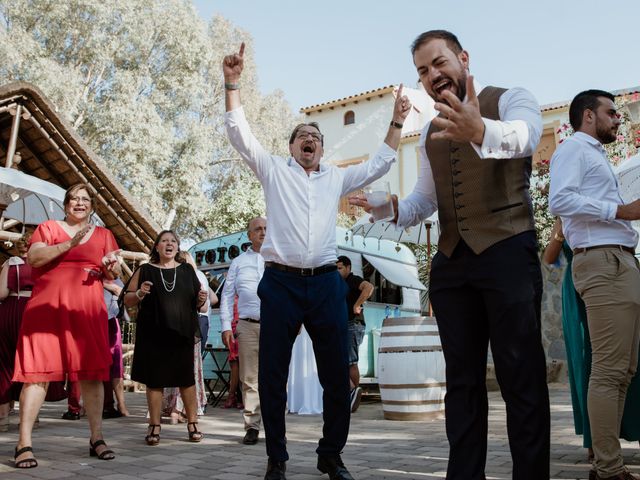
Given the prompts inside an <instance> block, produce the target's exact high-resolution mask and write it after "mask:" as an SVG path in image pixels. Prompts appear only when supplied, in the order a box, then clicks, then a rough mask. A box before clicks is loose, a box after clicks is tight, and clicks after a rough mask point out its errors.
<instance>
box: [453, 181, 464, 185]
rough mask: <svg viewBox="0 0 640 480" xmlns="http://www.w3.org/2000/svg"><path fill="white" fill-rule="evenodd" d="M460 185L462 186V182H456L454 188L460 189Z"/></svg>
mask: <svg viewBox="0 0 640 480" xmlns="http://www.w3.org/2000/svg"><path fill="white" fill-rule="evenodd" d="M460 185H462V182H459V181H457V180H456V181H455V182H453V186H454V187H459V186H460Z"/></svg>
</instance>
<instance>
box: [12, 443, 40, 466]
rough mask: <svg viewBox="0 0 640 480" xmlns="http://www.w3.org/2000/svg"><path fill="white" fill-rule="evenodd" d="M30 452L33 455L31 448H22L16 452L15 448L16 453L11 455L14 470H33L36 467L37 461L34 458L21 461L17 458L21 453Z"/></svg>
mask: <svg viewBox="0 0 640 480" xmlns="http://www.w3.org/2000/svg"><path fill="white" fill-rule="evenodd" d="M27 452H31V453H33V448H31V447H22V448H21V449H20V450H18V447H16V453H15V454H14V455H13V459H14V461H15V463H14V467H16V468H34V467H37V466H38V461H37V460H36V459H35V457H29V458H23V459H22V460H18V457H19V456H20V455H22V454H23V453H27Z"/></svg>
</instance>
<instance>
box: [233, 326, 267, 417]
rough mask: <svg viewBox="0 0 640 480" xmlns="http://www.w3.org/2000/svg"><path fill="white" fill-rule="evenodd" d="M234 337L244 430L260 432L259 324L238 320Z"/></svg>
mask: <svg viewBox="0 0 640 480" xmlns="http://www.w3.org/2000/svg"><path fill="white" fill-rule="evenodd" d="M236 335H237V340H238V356H239V360H240V381H241V382H242V402H243V403H244V412H243V416H244V429H245V430H249V429H250V428H253V429H255V430H260V423H261V421H262V417H261V415H260V397H259V396H258V345H259V343H260V324H259V323H253V322H247V321H246V320H238V325H237V326H236Z"/></svg>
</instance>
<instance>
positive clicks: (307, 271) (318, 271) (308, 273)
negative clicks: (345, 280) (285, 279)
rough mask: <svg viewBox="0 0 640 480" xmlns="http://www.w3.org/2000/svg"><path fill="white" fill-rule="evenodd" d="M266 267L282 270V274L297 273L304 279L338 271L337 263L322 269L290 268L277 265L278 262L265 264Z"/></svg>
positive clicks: (323, 266) (321, 267)
mask: <svg viewBox="0 0 640 480" xmlns="http://www.w3.org/2000/svg"><path fill="white" fill-rule="evenodd" d="M264 266H265V267H269V268H275V269H276V270H280V271H281V272H289V273H295V274H297V275H300V276H302V277H313V276H314V275H320V274H322V273H327V272H333V271H335V270H337V269H338V267H337V266H336V264H335V263H330V264H327V265H322V266H320V267H314V268H298V267H290V266H289V265H282V264H281V263H276V262H264Z"/></svg>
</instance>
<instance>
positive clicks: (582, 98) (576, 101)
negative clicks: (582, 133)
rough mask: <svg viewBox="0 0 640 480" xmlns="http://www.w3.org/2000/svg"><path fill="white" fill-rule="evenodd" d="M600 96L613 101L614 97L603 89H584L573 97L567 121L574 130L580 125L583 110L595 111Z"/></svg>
mask: <svg viewBox="0 0 640 480" xmlns="http://www.w3.org/2000/svg"><path fill="white" fill-rule="evenodd" d="M600 97H605V98H608V99H609V100H611V101H612V102H613V101H615V97H614V96H613V95H612V94H611V93H609V92H605V91H604V90H585V91H584V92H580V93H579V94H577V95H576V96H575V97H573V100H571V105H569V123H570V124H571V126H572V127H573V130H574V131H576V132H577V131H578V130H579V129H580V127H582V116H583V114H584V111H585V110H591V111H595V110H596V109H597V108H598V106H599V105H600Z"/></svg>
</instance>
